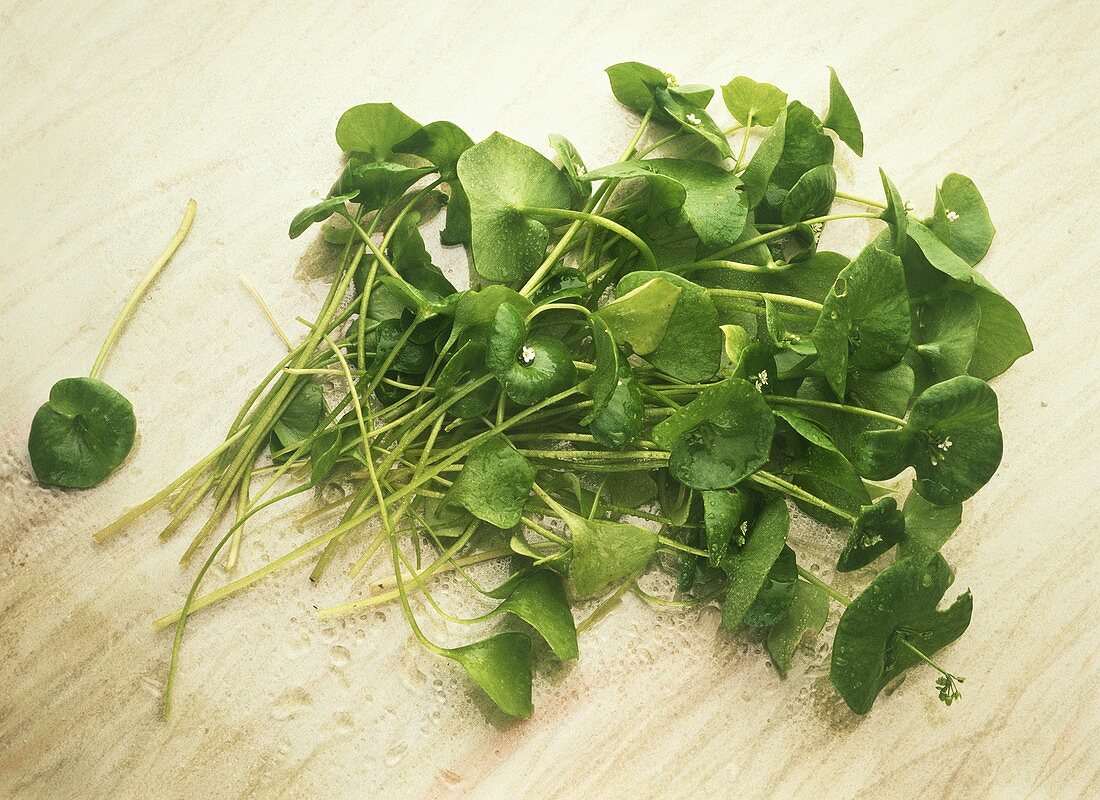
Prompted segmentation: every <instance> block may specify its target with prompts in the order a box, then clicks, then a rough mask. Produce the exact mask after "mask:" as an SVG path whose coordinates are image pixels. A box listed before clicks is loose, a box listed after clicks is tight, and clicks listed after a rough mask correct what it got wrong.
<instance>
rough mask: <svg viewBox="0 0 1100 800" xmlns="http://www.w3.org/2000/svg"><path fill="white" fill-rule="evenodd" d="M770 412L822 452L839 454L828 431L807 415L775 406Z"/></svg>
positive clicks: (793, 409) (791, 407) (786, 407)
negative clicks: (828, 451) (830, 451)
mask: <svg viewBox="0 0 1100 800" xmlns="http://www.w3.org/2000/svg"><path fill="white" fill-rule="evenodd" d="M772 411H773V412H774V413H775V415H776V416H777V417H779V418H780V419H781V420H783V421H784V422H786V423H787V424H788V425H790V426H791V427H792V428H793V429H794V432H795V433H797V434H798V435H799V436H801V437H802V438H803V439H805V440H806V441H807V442H809V443H810V444H813V445H817V446H818V447H820V448H822V449H824V450H832V451H833V452H834V453H839V452H840V450H838V449H837V446H836V443H835V442H833V439H832V436H831V435H830V434H829V431H828V430H826V429H825V427H824V426H823V425H821V424H820V423H819V422H818V421H817V420H816V419H814V418H813V417H812V416H810V415H809V414H805V413H803V412H802V411H800V410H799V409H797V408H795V407H794V406H776V407H775V408H773V409H772Z"/></svg>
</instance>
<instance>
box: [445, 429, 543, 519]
mask: <svg viewBox="0 0 1100 800" xmlns="http://www.w3.org/2000/svg"><path fill="white" fill-rule="evenodd" d="M534 481H535V468H534V467H533V466H531V463H530V462H529V461H528V460H527V459H526V458H524V457H523V456H521V455H520V454H519V453H518V452H516V449H515V448H514V447H512V445H510V444H509V443H508V442H507V441H506V440H505V439H504V438H503V437H500V436H494V437H493V438H491V439H487V440H486V441H484V442H482V443H481V444H479V445H477V446H475V447H474V449H473V450H471V451H470V455H468V456H467V457H466V462H465V464H463V466H462V471H461V472H459V473H458V477H457V478H455V482H454V483H453V484H452V485H451V488H450V489H448V490H447V495H446V497H445V498H444V499H443V503H442V504H441V505H443V506H460V507H462V508H465V509H466V510H467V511H469V512H470V513H471V514H473V515H474V516H475V517H477V518H478V519H482V520H485V521H486V522H488V523H489V524H490V525H494V526H496V527H497V528H505V529H506V528H512V527H514V526H516V525H518V524H519V522H520V518H521V517H522V516H523V507H524V505H526V503H527V496H528V495H529V494H530V493H531V485H532V484H533V483H534Z"/></svg>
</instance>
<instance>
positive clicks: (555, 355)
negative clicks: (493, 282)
mask: <svg viewBox="0 0 1100 800" xmlns="http://www.w3.org/2000/svg"><path fill="white" fill-rule="evenodd" d="M485 363H486V365H487V366H488V367H489V371H490V372H492V373H493V375H494V376H495V377H496V379H497V380H498V381H500V385H501V387H502V388H503V389H504V393H505V394H507V395H508V397H509V398H511V399H512V400H513V401H514V402H516V403H519V404H520V405H523V406H529V405H533V404H535V403H537V402H539V401H540V400H545V399H546V398H547V397H550V396H551V395H554V394H558V393H559V392H562V391H564V390H565V389H568V388H569V387H570V386H573V385H574V384H575V383H576V377H577V369H576V367H575V366H573V356H572V353H570V352H569V348H568V347H567V346H566V345H565V343H564V342H562V341H561V340H560V339H555V338H553V337H551V336H545V335H542V334H537V333H536V334H531V335H528V334H527V326H526V324H525V323H524V319H523V315H522V314H521V313H520V312H519V311H518V310H517V309H516V308H515V307H514V306H512V305H509V304H507V303H505V304H502V305H501V306H500V307H499V308H498V309H497V312H496V316H495V317H494V318H493V330H492V333H491V334H490V336H489V345H488V349H487V350H486V353H485Z"/></svg>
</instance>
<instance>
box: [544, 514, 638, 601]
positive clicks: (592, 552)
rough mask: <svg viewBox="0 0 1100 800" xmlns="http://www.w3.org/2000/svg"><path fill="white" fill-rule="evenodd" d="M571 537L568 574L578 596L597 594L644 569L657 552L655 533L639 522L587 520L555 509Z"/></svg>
mask: <svg viewBox="0 0 1100 800" xmlns="http://www.w3.org/2000/svg"><path fill="white" fill-rule="evenodd" d="M558 511H559V513H560V514H561V518H562V520H563V521H564V522H565V524H566V525H567V526H568V528H569V532H570V534H571V535H572V537H573V558H572V561H571V562H570V564H569V573H570V575H571V576H572V578H573V586H574V587H575V588H576V590H577V594H578V595H580V596H581V597H586V596H588V595H592V594H596V593H597V592H599V591H600V590H602V589H605V588H607V587H608V586H610V585H611V584H612V583H615V582H616V581H621V580H624V579H625V578H629V577H630V576H632V575H634V574H635V573H636V572H639V571H640V570H642V569H644V568H645V565H646V564H648V563H649V560H650V559H651V558H653V554H654V553H656V552H657V534H656V533H654V532H653V531H651V530H648V529H646V528H642V527H639V526H638V525H630V524H628V523H625V522H611V521H610V520H600V519H586V518H584V517H581V516H578V515H576V514H574V513H572V512H571V511H568V510H567V509H564V508H560V509H558Z"/></svg>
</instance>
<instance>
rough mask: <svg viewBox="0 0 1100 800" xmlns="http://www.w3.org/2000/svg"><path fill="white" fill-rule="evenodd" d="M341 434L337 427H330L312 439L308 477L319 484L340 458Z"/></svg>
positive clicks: (315, 483)
mask: <svg viewBox="0 0 1100 800" xmlns="http://www.w3.org/2000/svg"><path fill="white" fill-rule="evenodd" d="M340 445H341V436H340V429H339V428H330V429H329V430H327V431H325V432H324V433H322V434H321V435H320V436H318V437H317V438H316V439H314V440H313V444H311V445H310V447H309V463H310V470H309V479H310V482H311V483H313V484H314V485H315V486H317V485H320V484H321V483H322V482H323V481H324V480H325V478H327V477H328V476H329V475H330V474H331V473H332V470H333V468H335V466H336V462H337V461H339V460H340Z"/></svg>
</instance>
